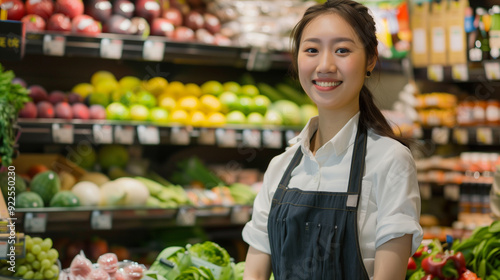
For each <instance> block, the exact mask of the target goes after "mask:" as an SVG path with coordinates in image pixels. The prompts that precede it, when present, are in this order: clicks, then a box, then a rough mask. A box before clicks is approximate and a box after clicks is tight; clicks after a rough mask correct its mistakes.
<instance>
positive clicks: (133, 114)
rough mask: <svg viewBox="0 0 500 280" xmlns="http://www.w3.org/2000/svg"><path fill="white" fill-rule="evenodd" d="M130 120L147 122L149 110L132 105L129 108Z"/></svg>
mask: <svg viewBox="0 0 500 280" xmlns="http://www.w3.org/2000/svg"><path fill="white" fill-rule="evenodd" d="M130 119H131V120H133V121H147V120H149V109H148V107H146V106H144V105H142V104H134V105H132V106H131V107H130Z"/></svg>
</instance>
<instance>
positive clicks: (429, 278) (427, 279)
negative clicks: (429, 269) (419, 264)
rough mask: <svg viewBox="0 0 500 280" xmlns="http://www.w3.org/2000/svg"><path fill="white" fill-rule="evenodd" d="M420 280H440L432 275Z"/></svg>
mask: <svg viewBox="0 0 500 280" xmlns="http://www.w3.org/2000/svg"><path fill="white" fill-rule="evenodd" d="M420 280H439V278H437V277H435V276H434V275H432V274H426V275H425V276H424V277H422V278H420Z"/></svg>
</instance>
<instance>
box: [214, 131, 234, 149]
mask: <svg viewBox="0 0 500 280" xmlns="http://www.w3.org/2000/svg"><path fill="white" fill-rule="evenodd" d="M215 138H216V140H217V144H218V145H219V146H220V147H226V148H234V147H236V146H237V145H238V139H237V135H236V130H234V129H225V128H217V129H216V130H215Z"/></svg>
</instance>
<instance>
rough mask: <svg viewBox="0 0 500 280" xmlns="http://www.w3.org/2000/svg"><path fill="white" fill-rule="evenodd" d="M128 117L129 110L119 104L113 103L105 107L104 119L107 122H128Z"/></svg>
mask: <svg viewBox="0 0 500 280" xmlns="http://www.w3.org/2000/svg"><path fill="white" fill-rule="evenodd" d="M129 117H130V111H129V109H128V108H127V107H126V106H125V105H123V104H121V103H118V102H113V103H111V104H109V105H108V106H107V107H106V118H107V119H108V120H128V119H129Z"/></svg>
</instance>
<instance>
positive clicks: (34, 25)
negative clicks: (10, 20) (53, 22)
mask: <svg viewBox="0 0 500 280" xmlns="http://www.w3.org/2000/svg"><path fill="white" fill-rule="evenodd" d="M21 21H22V22H24V28H26V32H31V31H33V32H37V31H43V30H45V20H44V19H43V18H42V17H41V16H38V15H25V16H24V17H23V18H22V19H21Z"/></svg>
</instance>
